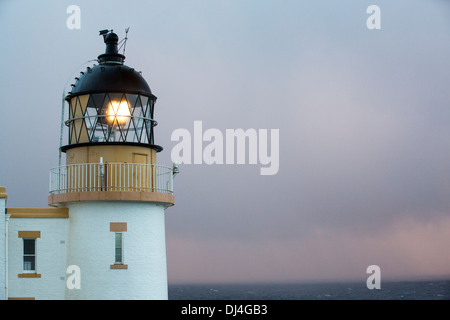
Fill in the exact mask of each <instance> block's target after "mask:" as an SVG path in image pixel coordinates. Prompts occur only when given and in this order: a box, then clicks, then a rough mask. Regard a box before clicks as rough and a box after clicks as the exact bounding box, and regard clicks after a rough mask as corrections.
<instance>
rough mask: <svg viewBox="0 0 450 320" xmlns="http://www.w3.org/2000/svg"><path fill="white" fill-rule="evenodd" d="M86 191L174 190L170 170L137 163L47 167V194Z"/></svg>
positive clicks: (164, 191) (164, 167)
mask: <svg viewBox="0 0 450 320" xmlns="http://www.w3.org/2000/svg"><path fill="white" fill-rule="evenodd" d="M89 191H140V192H161V193H173V169H172V168H170V167H166V166H162V165H157V164H139V163H80V164H72V165H66V166H60V167H56V168H52V169H50V190H49V192H50V194H62V193H69V192H89Z"/></svg>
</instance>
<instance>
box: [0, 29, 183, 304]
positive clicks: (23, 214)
mask: <svg viewBox="0 0 450 320" xmlns="http://www.w3.org/2000/svg"><path fill="white" fill-rule="evenodd" d="M101 34H102V35H103V37H104V41H105V43H106V51H105V53H104V54H101V55H99V56H98V65H95V66H93V67H92V68H89V67H88V68H87V69H86V71H84V72H81V74H80V76H79V77H76V78H75V80H76V81H75V82H74V84H73V85H72V87H73V88H72V91H71V92H69V93H68V94H67V96H66V97H65V100H66V101H67V103H68V110H69V115H68V119H67V121H65V124H66V126H67V127H68V140H69V141H68V144H67V145H65V146H62V147H61V151H62V152H65V153H66V164H65V165H62V166H59V167H57V168H54V169H51V170H50V193H49V197H48V204H49V206H50V207H49V208H8V207H7V191H6V188H5V187H0V288H2V289H3V290H1V292H0V299H167V268H166V246H165V226H164V218H165V217H164V214H165V209H166V208H167V207H169V206H172V205H173V204H174V196H173V176H174V174H175V173H176V168H172V167H165V166H161V165H158V164H156V154H157V152H159V151H161V150H162V148H161V147H160V146H158V145H155V144H154V132H153V128H154V127H155V126H156V124H157V122H156V121H155V120H154V119H153V111H154V106H155V102H156V97H155V96H154V95H153V94H152V92H151V90H150V88H149V86H148V84H147V82H146V81H145V80H144V78H143V77H142V76H141V74H140V73H139V72H137V71H135V70H134V69H132V68H130V67H128V66H126V65H125V64H124V59H125V56H123V55H122V54H120V53H119V52H118V37H117V35H116V34H114V33H113V32H109V31H107V30H105V31H102V32H101Z"/></svg>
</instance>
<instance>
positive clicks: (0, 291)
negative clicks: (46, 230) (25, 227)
mask: <svg viewBox="0 0 450 320" xmlns="http://www.w3.org/2000/svg"><path fill="white" fill-rule="evenodd" d="M5 204H6V199H5V198H0V300H5V299H6V298H7V297H6V290H5V286H6V279H5V275H6V268H5V259H6V250H5V241H6V239H5Z"/></svg>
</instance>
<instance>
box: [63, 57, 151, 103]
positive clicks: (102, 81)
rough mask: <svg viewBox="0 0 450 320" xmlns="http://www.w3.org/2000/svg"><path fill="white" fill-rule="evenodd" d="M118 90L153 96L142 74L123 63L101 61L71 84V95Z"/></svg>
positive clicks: (69, 96)
mask: <svg viewBox="0 0 450 320" xmlns="http://www.w3.org/2000/svg"><path fill="white" fill-rule="evenodd" d="M100 92H118V93H122V92H123V93H135V94H143V95H146V96H150V97H153V98H155V99H156V97H155V96H153V94H152V91H151V90H150V87H149V85H148V84H147V81H145V79H144V78H143V77H142V75H141V74H140V73H139V72H137V71H136V70H134V69H133V68H130V67H128V66H126V65H124V64H109V63H103V64H99V65H96V66H94V67H92V68H88V69H87V70H86V71H85V72H84V73H83V74H82V75H81V76H80V77H79V78H78V80H77V81H76V82H75V83H74V84H73V88H72V92H70V93H69V95H68V96H67V98H66V99H70V98H71V96H74V95H81V94H87V93H100Z"/></svg>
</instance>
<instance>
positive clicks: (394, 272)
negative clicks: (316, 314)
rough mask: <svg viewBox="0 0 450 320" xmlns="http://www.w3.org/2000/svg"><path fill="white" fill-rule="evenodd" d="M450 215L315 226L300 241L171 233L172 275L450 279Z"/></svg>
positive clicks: (228, 279)
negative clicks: (372, 273)
mask: <svg viewBox="0 0 450 320" xmlns="http://www.w3.org/2000/svg"><path fill="white" fill-rule="evenodd" d="M449 230H450V218H449V217H448V216H445V215H441V216H440V217H439V218H435V219H433V220H432V221H428V222H423V221H417V220H414V219H411V218H405V219H400V220H398V221H397V222H396V223H395V224H393V225H392V226H390V227H389V228H387V229H385V230H383V231H381V230H378V231H375V232H373V233H366V232H358V231H354V230H351V232H348V231H349V230H346V231H347V232H344V230H336V229H333V228H319V227H318V228H315V229H312V230H310V231H308V232H307V234H306V235H299V237H298V239H297V240H295V239H291V240H289V241H286V240H285V239H280V240H279V241H277V240H274V239H270V240H265V239H263V238H261V239H260V240H259V241H242V240H241V239H235V240H229V241H226V242H224V241H214V240H213V239H210V240H209V241H202V239H199V238H197V237H191V238H189V237H179V236H177V235H175V234H172V235H170V237H168V241H167V247H168V270H169V279H170V281H171V282H172V283H183V282H200V283H202V282H204V283H208V282H216V283H217V282H225V283H232V282H274V281H278V282H295V281H299V282H301V281H306V282H308V281H356V282H361V283H365V280H366V279H367V277H368V275H367V274H366V268H367V267H368V266H369V265H372V264H375V265H378V266H379V267H380V268H381V279H382V281H389V280H392V279H397V280H398V279H420V278H427V277H430V276H431V277H442V278H445V277H448V276H449V275H450V274H449V273H450V257H449V254H448V250H447V248H446V246H445V245H444V244H445V243H449V242H450V232H449Z"/></svg>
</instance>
